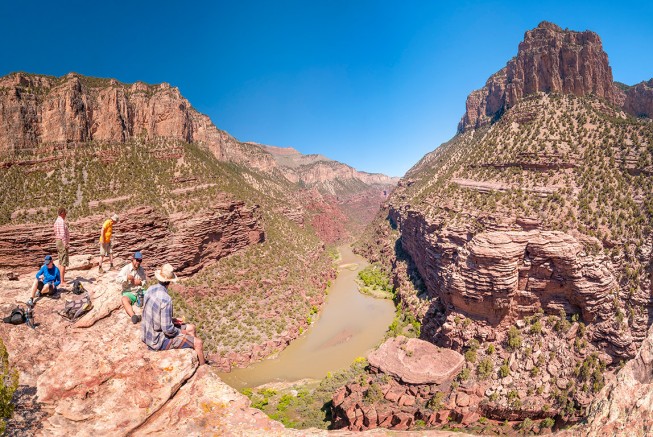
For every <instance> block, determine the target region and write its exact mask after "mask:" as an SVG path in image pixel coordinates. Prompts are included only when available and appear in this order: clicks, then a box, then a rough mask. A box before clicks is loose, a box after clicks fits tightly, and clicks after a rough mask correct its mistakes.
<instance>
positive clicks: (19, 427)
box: [3, 385, 49, 437]
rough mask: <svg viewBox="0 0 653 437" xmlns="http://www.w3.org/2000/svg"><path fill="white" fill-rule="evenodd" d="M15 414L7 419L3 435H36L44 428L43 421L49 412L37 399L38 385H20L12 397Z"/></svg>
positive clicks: (11, 436) (16, 436)
mask: <svg viewBox="0 0 653 437" xmlns="http://www.w3.org/2000/svg"><path fill="white" fill-rule="evenodd" d="M11 402H12V404H14V414H13V416H12V418H11V419H10V420H8V421H7V429H6V430H5V433H4V434H3V436H10V437H19V436H26V435H35V434H37V432H38V431H41V430H42V429H43V421H44V419H45V418H46V417H48V416H49V414H48V413H47V412H46V411H44V410H43V408H42V407H41V403H39V402H38V401H37V399H36V387H34V386H29V385H19V386H18V388H17V389H16V391H15V392H14V396H13V397H12V399H11Z"/></svg>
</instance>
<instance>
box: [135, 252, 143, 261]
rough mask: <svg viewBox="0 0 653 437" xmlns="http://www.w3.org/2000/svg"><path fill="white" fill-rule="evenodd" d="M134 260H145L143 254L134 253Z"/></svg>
mask: <svg viewBox="0 0 653 437" xmlns="http://www.w3.org/2000/svg"><path fill="white" fill-rule="evenodd" d="M134 259H141V260H142V259H143V254H142V253H140V252H134Z"/></svg>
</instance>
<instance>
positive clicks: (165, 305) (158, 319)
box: [141, 284, 181, 350]
mask: <svg viewBox="0 0 653 437" xmlns="http://www.w3.org/2000/svg"><path fill="white" fill-rule="evenodd" d="M180 333H181V331H180V330H179V328H176V327H175V325H173V324H172V299H171V298H170V295H169V294H168V290H167V289H166V288H165V287H164V286H163V285H161V284H156V285H153V286H151V287H150V288H148V289H147V292H146V293H145V302H144V303H143V320H142V321H141V340H143V342H144V343H145V344H146V345H148V346H149V348H150V349H154V350H159V349H161V347H162V346H163V340H165V339H166V337H167V338H172V337H176V336H177V335H179V334H180Z"/></svg>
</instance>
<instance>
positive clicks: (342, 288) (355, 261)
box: [220, 246, 394, 389]
mask: <svg viewBox="0 0 653 437" xmlns="http://www.w3.org/2000/svg"><path fill="white" fill-rule="evenodd" d="M339 251H340V255H341V257H342V259H341V260H340V264H339V267H338V277H337V278H336V280H335V281H334V282H333V284H332V285H331V288H330V289H329V295H328V296H327V298H326V302H325V303H324V306H323V308H322V314H321V315H320V318H319V319H318V320H317V321H316V322H315V323H313V325H312V326H310V327H309V329H308V330H307V332H306V333H305V334H304V335H303V336H301V337H300V338H298V339H297V340H295V341H293V342H292V343H291V344H290V345H289V346H288V347H287V348H286V349H284V350H283V351H282V352H280V353H279V354H278V356H277V357H276V358H273V359H267V360H264V361H261V362H258V363H255V364H252V365H251V366H249V367H246V368H244V369H234V370H233V371H231V372H229V373H221V374H220V378H222V380H223V381H225V382H226V383H227V384H229V385H231V386H232V387H234V388H236V389H242V388H244V387H256V386H259V385H262V384H267V383H271V382H292V381H297V380H300V379H305V378H310V379H321V378H324V377H325V376H326V374H327V372H334V371H337V370H341V369H345V368H347V367H349V365H350V364H351V363H352V362H353V361H354V359H355V358H356V357H360V356H366V355H367V353H368V352H369V351H370V350H371V349H372V348H373V347H375V346H376V345H378V344H379V343H380V342H381V340H382V339H383V336H384V334H385V331H386V329H387V328H388V326H389V325H390V323H392V319H393V317H394V305H393V304H392V302H391V301H390V300H387V299H375V298H373V297H370V296H366V295H363V294H361V293H359V291H358V287H357V285H356V282H355V279H356V277H357V275H358V272H359V271H360V270H362V269H364V268H365V267H366V266H367V265H368V263H367V261H366V260H365V259H364V258H363V257H360V256H358V255H355V254H354V253H353V252H352V251H351V248H350V247H349V246H343V247H340V248H339Z"/></svg>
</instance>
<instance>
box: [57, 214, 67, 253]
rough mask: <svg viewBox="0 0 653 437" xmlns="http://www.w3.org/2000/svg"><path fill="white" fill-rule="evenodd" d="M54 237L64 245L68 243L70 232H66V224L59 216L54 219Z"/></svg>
mask: <svg viewBox="0 0 653 437" xmlns="http://www.w3.org/2000/svg"><path fill="white" fill-rule="evenodd" d="M54 239H55V240H61V241H63V244H64V246H68V244H70V234H69V233H68V224H67V223H66V222H65V221H64V219H63V218H62V217H61V216H59V217H57V219H56V220H55V221H54Z"/></svg>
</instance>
